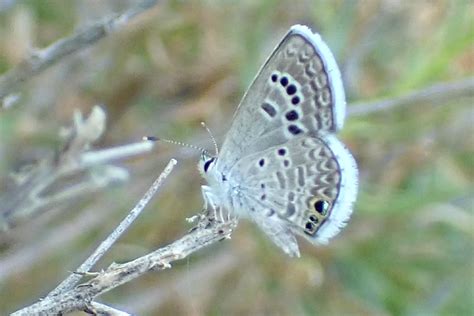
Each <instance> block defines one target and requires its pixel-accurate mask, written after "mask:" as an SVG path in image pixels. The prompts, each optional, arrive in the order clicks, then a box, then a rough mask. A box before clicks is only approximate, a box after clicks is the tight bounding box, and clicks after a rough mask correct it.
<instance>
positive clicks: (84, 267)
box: [48, 159, 176, 296]
mask: <svg viewBox="0 0 474 316" xmlns="http://www.w3.org/2000/svg"><path fill="white" fill-rule="evenodd" d="M175 165H176V160H175V159H171V160H170V162H169V163H168V165H167V166H166V167H165V169H164V170H163V172H162V173H161V174H160V176H159V177H158V178H157V179H156V180H155V182H153V184H152V186H151V187H150V188H149V189H148V191H147V192H146V193H145V195H143V197H142V198H141V199H140V201H139V202H138V203H137V205H136V206H135V207H134V208H133V209H132V210H131V211H130V213H129V214H128V215H127V217H125V218H124V220H123V221H122V222H121V223H120V224H119V225H118V226H117V228H115V230H114V231H113V232H112V233H111V234H110V235H109V236H108V237H107V238H106V239H105V240H104V241H103V242H102V243H101V244H100V245H99V247H97V249H96V250H95V251H94V252H93V253H92V254H91V255H90V256H89V258H87V260H86V261H84V263H83V264H81V266H80V267H79V268H78V269H77V271H76V272H77V273H73V274H71V275H70V276H69V277H68V278H66V279H65V280H64V281H63V282H61V283H60V284H59V285H58V286H57V287H56V288H55V289H54V290H53V291H51V293H49V294H48V296H54V295H57V294H59V293H62V292H65V291H67V290H70V289H72V288H73V287H74V286H76V284H77V283H78V282H79V280H80V279H81V278H82V275H81V274H84V273H86V272H89V271H90V269H91V268H92V267H93V266H94V265H95V264H96V263H97V261H99V259H100V258H102V256H103V255H104V254H105V253H106V252H107V251H108V250H109V249H110V247H112V245H113V244H114V243H115V242H116V241H117V239H118V238H120V236H122V234H123V233H124V232H125V231H126V230H127V229H128V227H130V225H131V224H132V223H133V221H135V219H136V218H137V217H138V215H140V213H141V212H142V210H143V209H144V208H145V206H146V205H147V204H148V202H150V200H151V198H152V197H153V196H154V195H155V194H156V192H157V191H158V189H159V188H160V187H161V185H162V184H163V181H164V180H165V179H166V178H167V177H168V176H169V174H170V173H171V171H173V168H174V166H175Z"/></svg>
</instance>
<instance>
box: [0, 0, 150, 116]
mask: <svg viewBox="0 0 474 316" xmlns="http://www.w3.org/2000/svg"><path fill="white" fill-rule="evenodd" d="M157 3H158V0H143V1H140V2H139V3H138V4H137V5H135V6H134V7H132V8H130V9H128V10H127V11H125V12H124V13H122V14H114V15H112V16H110V17H107V18H104V19H102V20H101V21H97V22H96V23H94V24H92V25H90V26H89V27H87V28H85V29H83V30H81V31H79V32H77V33H76V34H74V35H72V36H70V37H66V38H63V39H60V40H58V41H57V42H55V43H53V44H51V45H50V46H48V47H46V48H43V49H37V50H35V51H33V52H32V53H31V56H30V57H29V58H27V59H26V60H24V61H23V62H22V63H20V64H19V65H17V66H16V67H14V68H12V69H10V70H9V71H8V72H7V73H5V74H3V75H2V76H1V77H0V105H1V104H3V106H4V107H6V106H5V105H7V106H8V104H10V103H11V100H10V98H7V97H8V96H9V95H11V94H13V93H15V92H16V91H17V90H18V88H19V87H20V85H21V84H22V83H24V82H25V81H27V80H29V79H31V78H32V77H34V76H35V75H37V74H39V73H41V72H42V71H44V70H45V69H47V68H49V67H51V66H52V65H54V64H56V63H57V62H59V61H61V60H62V59H63V58H64V57H66V56H68V55H71V54H72V53H75V52H77V51H80V50H82V49H84V48H86V47H88V46H90V45H92V44H94V43H96V42H97V41H99V40H101V39H102V38H104V37H105V36H107V35H109V34H111V33H113V32H116V31H117V30H120V29H121V27H123V26H124V25H125V24H127V23H128V22H129V21H130V20H132V19H133V18H134V17H135V16H137V15H139V14H141V13H143V12H145V11H147V10H148V9H150V8H151V7H153V6H155V5H156V4H157ZM5 98H6V99H5ZM5 100H7V101H8V102H6V103H5ZM1 107H2V106H0V108H1Z"/></svg>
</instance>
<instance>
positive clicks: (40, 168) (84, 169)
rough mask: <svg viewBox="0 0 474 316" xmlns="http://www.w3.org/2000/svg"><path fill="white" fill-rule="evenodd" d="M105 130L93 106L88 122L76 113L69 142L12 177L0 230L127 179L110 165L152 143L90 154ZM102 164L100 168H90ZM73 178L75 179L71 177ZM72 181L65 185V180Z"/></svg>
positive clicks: (1, 202)
mask: <svg viewBox="0 0 474 316" xmlns="http://www.w3.org/2000/svg"><path fill="white" fill-rule="evenodd" d="M104 129H105V112H104V111H103V110H102V109H101V108H100V107H98V106H96V107H94V108H93V110H92V112H91V114H90V115H89V117H88V118H87V119H83V118H82V115H81V114H80V113H79V112H76V113H75V117H74V126H73V127H71V128H70V129H69V130H68V131H67V134H68V141H67V142H66V144H65V146H64V148H63V150H62V151H61V152H60V153H58V154H57V155H56V156H55V157H53V158H50V159H44V160H42V161H40V162H39V163H37V164H35V165H34V166H30V167H29V168H28V169H27V170H25V171H23V172H21V173H20V174H16V175H15V176H14V177H13V180H15V186H13V187H12V188H11V189H10V190H9V191H8V192H6V193H5V194H3V195H2V196H0V230H7V229H8V228H10V227H13V226H15V225H17V224H19V223H20V222H21V221H24V220H26V219H29V218H31V217H32V216H34V215H36V214H38V213H39V212H41V211H44V210H45V209H47V208H50V207H53V206H55V205H58V204H60V203H61V202H64V201H66V200H69V199H71V198H76V197H79V196H84V195H86V194H90V193H92V192H96V191H98V190H100V189H102V188H104V187H106V186H108V185H109V184H111V183H115V182H122V181H124V180H126V179H128V172H127V170H126V169H124V168H119V167H116V166H113V165H110V164H107V163H108V162H112V161H115V160H119V159H124V158H129V157H131V156H136V155H139V154H143V153H145V152H149V151H151V149H152V148H153V144H152V143H150V142H139V143H135V144H129V145H125V146H119V147H115V148H110V149H105V150H99V151H89V148H90V146H91V144H92V143H94V142H95V141H97V139H98V138H99V137H100V136H101V135H102V133H103V131H104ZM97 165H102V167H101V168H95V169H94V168H92V167H94V166H97ZM74 177H75V178H74ZM71 178H72V179H75V182H73V183H71V182H70V181H69V183H68V185H65V184H64V182H65V179H71Z"/></svg>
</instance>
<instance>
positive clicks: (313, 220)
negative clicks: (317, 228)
mask: <svg viewBox="0 0 474 316" xmlns="http://www.w3.org/2000/svg"><path fill="white" fill-rule="evenodd" d="M309 220H310V221H311V222H313V223H314V224H317V223H318V222H319V220H318V218H317V217H316V216H314V215H311V216H310V217H309Z"/></svg>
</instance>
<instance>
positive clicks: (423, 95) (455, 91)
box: [348, 77, 474, 116]
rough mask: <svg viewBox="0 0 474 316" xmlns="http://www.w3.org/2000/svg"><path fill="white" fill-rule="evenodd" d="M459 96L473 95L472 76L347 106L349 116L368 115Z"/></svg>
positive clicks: (473, 84) (439, 101)
mask: <svg viewBox="0 0 474 316" xmlns="http://www.w3.org/2000/svg"><path fill="white" fill-rule="evenodd" d="M460 97H470V98H473V97H474V77H470V78H467V79H464V80H460V81H455V82H448V83H437V84H434V85H432V86H429V87H427V88H424V89H421V90H417V91H415V92H412V93H410V94H407V95H404V96H401V97H398V98H392V99H387V100H382V101H375V102H364V103H357V104H354V105H352V106H350V107H349V108H348V114H349V115H351V116H361V115H368V114H371V113H374V112H380V111H388V110H391V109H393V108H395V107H400V106H406V105H410V104H417V103H423V102H424V103H428V102H429V103H437V104H439V103H441V102H447V101H449V99H454V98H460Z"/></svg>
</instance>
